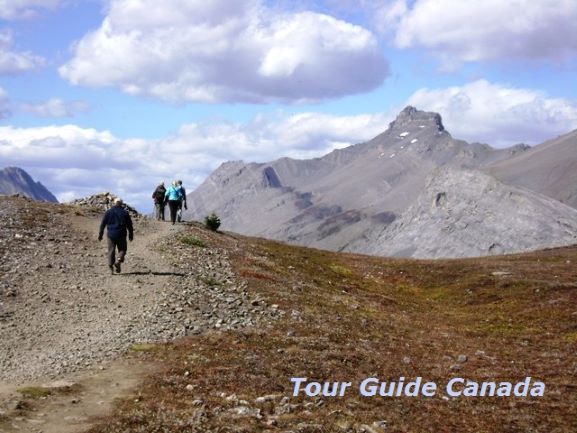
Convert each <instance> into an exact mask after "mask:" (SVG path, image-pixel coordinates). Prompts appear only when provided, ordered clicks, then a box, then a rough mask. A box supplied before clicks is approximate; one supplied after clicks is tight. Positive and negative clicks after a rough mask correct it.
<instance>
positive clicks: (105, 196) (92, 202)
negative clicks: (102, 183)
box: [70, 192, 142, 218]
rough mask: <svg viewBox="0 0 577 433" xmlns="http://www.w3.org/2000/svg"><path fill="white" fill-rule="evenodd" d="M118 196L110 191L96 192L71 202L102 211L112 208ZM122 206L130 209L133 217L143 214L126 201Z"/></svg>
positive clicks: (129, 211)
mask: <svg viewBox="0 0 577 433" xmlns="http://www.w3.org/2000/svg"><path fill="white" fill-rule="evenodd" d="M116 198H118V196H116V195H114V194H112V193H110V192H101V193H100V194H94V195H91V196H89V197H84V198H79V199H76V200H73V201H72V202H70V204H72V205H74V206H81V207H89V208H95V209H97V210H98V211H100V212H106V211H107V210H108V209H110V208H111V207H112V205H113V203H114V200H115V199H116ZM122 207H123V208H124V209H126V210H127V211H128V213H129V214H130V216H131V217H132V218H141V217H142V215H141V214H139V213H138V211H137V210H136V209H134V208H133V207H132V206H129V205H127V204H126V203H123V204H122Z"/></svg>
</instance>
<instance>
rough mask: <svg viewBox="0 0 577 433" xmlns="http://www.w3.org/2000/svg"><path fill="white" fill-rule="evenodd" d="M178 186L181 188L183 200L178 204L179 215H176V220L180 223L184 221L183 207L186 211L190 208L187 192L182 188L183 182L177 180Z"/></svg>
mask: <svg viewBox="0 0 577 433" xmlns="http://www.w3.org/2000/svg"><path fill="white" fill-rule="evenodd" d="M176 184H177V185H178V186H179V187H180V191H181V192H182V198H181V199H180V201H179V202H178V213H177V215H176V219H177V221H178V222H181V221H182V206H183V205H184V209H185V210H187V209H188V206H187V205H186V190H185V189H184V187H183V186H182V180H177V181H176Z"/></svg>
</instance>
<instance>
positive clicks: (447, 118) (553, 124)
mask: <svg viewBox="0 0 577 433" xmlns="http://www.w3.org/2000/svg"><path fill="white" fill-rule="evenodd" d="M407 103H408V104H410V105H413V106H415V107H417V108H418V109H420V110H426V111H434V112H438V113H440V114H441V115H442V117H443V122H444V124H445V127H446V128H447V130H448V131H449V132H450V133H451V134H452V135H453V137H455V138H459V139H464V140H467V141H480V142H485V143H489V144H491V145H493V146H498V147H503V146H508V145H512V144H516V143H521V142H522V143H526V144H537V143H540V142H542V141H545V140H547V139H550V138H553V137H555V136H557V135H560V134H565V133H567V132H569V131H571V130H573V129H577V101H570V100H567V99H562V98H550V97H548V96H547V95H546V94H545V93H543V92H540V91H536V90H532V89H523V88H514V87H508V86H507V85H503V84H493V83H489V82H488V81H486V80H478V81H475V82H472V83H469V84H466V85H464V86H455V87H449V88H444V89H421V90H418V91H417V92H415V93H414V94H413V95H412V96H411V97H410V98H409V100H408V101H407Z"/></svg>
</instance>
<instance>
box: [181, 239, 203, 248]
mask: <svg viewBox="0 0 577 433" xmlns="http://www.w3.org/2000/svg"><path fill="white" fill-rule="evenodd" d="M180 242H182V243H183V244H185V245H192V246H194V247H200V248H206V244H205V243H204V242H203V241H202V240H200V239H198V238H195V237H194V236H183V237H182V238H180Z"/></svg>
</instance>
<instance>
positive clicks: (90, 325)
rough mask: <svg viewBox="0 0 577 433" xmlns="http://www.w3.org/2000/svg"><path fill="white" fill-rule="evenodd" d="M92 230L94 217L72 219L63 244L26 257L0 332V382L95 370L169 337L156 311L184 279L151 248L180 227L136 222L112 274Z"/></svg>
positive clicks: (50, 244) (52, 243) (103, 248)
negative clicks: (118, 269)
mask: <svg viewBox="0 0 577 433" xmlns="http://www.w3.org/2000/svg"><path fill="white" fill-rule="evenodd" d="M97 230H98V220H97V219H95V218H86V217H76V218H74V219H73V220H72V224H71V227H69V228H68V229H67V231H66V233H65V234H63V235H62V238H61V239H59V238H58V237H56V236H54V237H52V236H50V238H49V239H53V241H48V242H44V244H45V245H46V244H47V245H46V246H47V247H48V248H42V249H40V248H39V249H37V250H36V251H34V252H33V253H32V256H31V257H30V256H27V259H28V260H26V261H25V263H24V269H23V271H24V272H22V275H20V277H21V278H16V281H15V283H16V284H15V287H16V288H17V296H15V297H14V299H12V300H11V302H10V304H9V306H8V308H9V309H10V310H9V311H8V316H7V318H8V320H5V321H4V322H3V324H2V328H0V335H1V337H2V339H1V341H0V350H1V351H2V353H3V358H2V369H1V370H0V381H9V382H18V381H22V380H29V379H34V378H35V377H55V376H57V375H59V374H61V373H63V372H66V371H71V370H76V369H78V368H83V367H90V366H93V365H97V364H98V362H99V361H101V360H104V359H110V358H111V357H114V356H115V355H117V354H119V353H122V352H123V351H125V350H126V348H127V347H128V346H129V345H130V344H131V343H134V342H137V341H150V340H163V339H164V340H167V339H170V338H171V337H173V335H172V333H170V332H169V331H170V330H169V329H164V328H163V326H162V325H161V324H160V323H159V317H158V316H159V314H157V313H159V312H158V308H159V306H160V305H161V304H162V302H163V299H164V298H163V293H164V292H165V291H166V289H167V288H170V287H172V286H174V285H180V284H181V283H183V281H182V280H184V279H186V278H187V277H189V275H187V273H184V272H182V271H179V270H178V269H175V268H174V267H173V266H171V265H170V263H168V261H167V260H165V259H164V258H163V257H162V256H161V255H160V254H158V253H157V252H155V251H153V247H154V245H155V244H157V243H158V242H159V241H160V239H162V238H165V237H166V236H169V235H170V234H171V233H173V232H176V231H178V230H180V226H171V225H169V224H166V223H164V224H163V223H157V222H149V221H144V222H139V223H137V224H136V233H135V240H134V242H132V243H130V244H129V248H128V255H127V260H126V263H125V264H124V266H123V268H124V269H123V272H122V273H121V274H116V275H110V271H109V269H108V266H107V264H106V257H105V255H106V244H105V243H104V241H103V242H102V243H99V242H98V241H97V239H96V234H97ZM58 240H60V242H58ZM30 268H32V269H33V270H34V272H30Z"/></svg>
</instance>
